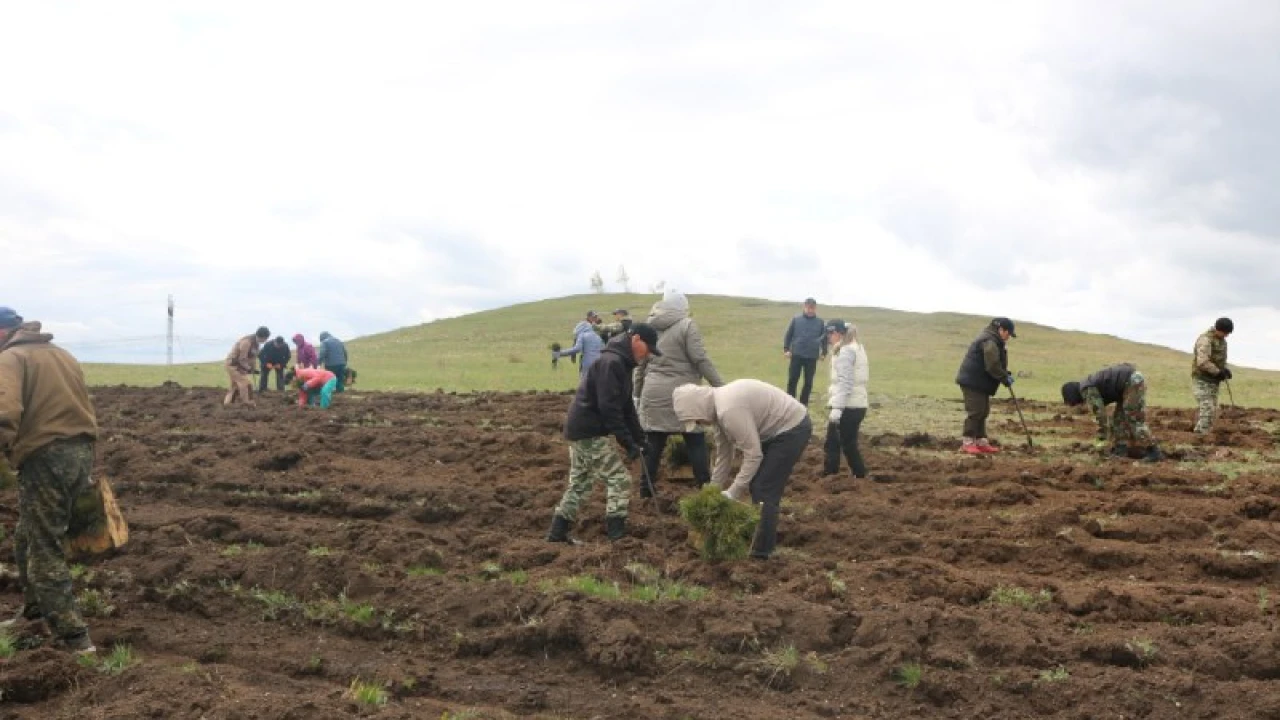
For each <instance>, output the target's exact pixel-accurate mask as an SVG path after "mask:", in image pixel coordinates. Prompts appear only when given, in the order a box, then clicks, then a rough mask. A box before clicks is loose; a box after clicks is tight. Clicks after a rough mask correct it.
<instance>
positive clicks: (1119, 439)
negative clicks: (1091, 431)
mask: <svg viewBox="0 0 1280 720" xmlns="http://www.w3.org/2000/svg"><path fill="white" fill-rule="evenodd" d="M1062 401H1063V402H1065V403H1066V404H1068V405H1070V406H1072V407H1075V406H1077V405H1086V404H1087V405H1088V406H1089V409H1090V410H1092V411H1093V417H1094V419H1096V420H1097V421H1098V442H1100V443H1105V442H1106V441H1107V438H1108V437H1110V438H1111V439H1113V440H1114V441H1115V445H1113V446H1112V448H1111V454H1112V455H1115V456H1117V457H1128V456H1129V448H1130V447H1137V446H1142V445H1145V446H1147V453H1146V455H1144V456H1143V458H1142V459H1143V460H1145V461H1147V462H1159V461H1160V460H1163V459H1164V453H1162V452H1160V447H1159V446H1158V445H1156V442H1155V440H1153V439H1152V437H1151V429H1150V428H1148V427H1147V379H1146V377H1144V376H1143V374H1142V373H1141V372H1139V371H1138V368H1136V367H1134V366H1133V365H1132V364H1130V363H1120V364H1119V365H1112V366H1110V367H1105V368H1102V369H1101V370H1099V371H1098V372H1096V373H1094V374H1092V375H1090V376H1089V377H1087V378H1085V379H1084V381H1083V382H1068V383H1063V384H1062ZM1111 403H1115V404H1116V410H1115V420H1114V422H1113V423H1112V426H1111V432H1108V431H1107V405H1110V404H1111Z"/></svg>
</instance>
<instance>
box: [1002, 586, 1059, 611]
mask: <svg viewBox="0 0 1280 720" xmlns="http://www.w3.org/2000/svg"><path fill="white" fill-rule="evenodd" d="M1051 602H1053V593H1051V592H1049V591H1048V590H1040V591H1039V592H1034V593H1033V592H1031V591H1030V590H1025V589H1023V588H1020V587H1017V586H1016V585H997V586H996V587H995V589H993V590H992V591H991V594H989V595H988V596H987V603H989V604H991V605H996V606H998V607H1019V608H1022V609H1023V610H1041V609H1043V608H1044V607H1046V606H1048V604H1049V603H1051Z"/></svg>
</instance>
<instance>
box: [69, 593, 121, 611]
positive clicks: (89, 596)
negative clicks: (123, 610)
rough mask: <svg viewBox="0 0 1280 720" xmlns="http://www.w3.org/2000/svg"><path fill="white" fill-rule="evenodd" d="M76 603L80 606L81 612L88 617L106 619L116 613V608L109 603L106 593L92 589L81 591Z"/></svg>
mask: <svg viewBox="0 0 1280 720" xmlns="http://www.w3.org/2000/svg"><path fill="white" fill-rule="evenodd" d="M76 602H77V603H78V604H79V605H80V612H82V613H84V615H85V616H86V617H97V618H105V617H111V616H112V615H114V614H115V612H116V606H115V605H112V604H111V603H109V602H107V596H106V593H103V592H101V591H99V590H94V589H92V588H88V589H85V590H81V591H80V595H79V596H78V597H77V598H76Z"/></svg>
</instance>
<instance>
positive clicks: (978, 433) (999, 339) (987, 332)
mask: <svg viewBox="0 0 1280 720" xmlns="http://www.w3.org/2000/svg"><path fill="white" fill-rule="evenodd" d="M1016 337H1018V336H1017V334H1016V333H1014V331H1013V321H1012V320H1010V319H1009V318H1006V317H998V318H993V319H992V320H991V323H990V324H989V325H987V327H985V328H983V330H982V332H981V333H979V335H978V337H977V338H975V339H974V341H973V342H972V343H970V344H969V349H968V350H966V351H965V354H964V360H963V361H961V363H960V370H959V371H958V372H957V373H956V384H957V385H959V386H960V391H961V392H962V393H963V395H964V412H965V418H964V439H963V440H962V441H961V445H960V452H963V453H968V454H970V455H982V454H984V453H997V452H1000V448H998V447H996V446H994V445H992V444H991V441H990V440H988V439H987V417H988V416H989V415H990V414H991V398H992V396H994V395H995V394H996V391H997V390H999V389H1000V386H1001V385H1004V386H1006V387H1008V388H1009V389H1010V391H1012V390H1013V373H1011V372H1009V352H1008V350H1007V349H1006V348H1005V344H1006V343H1008V342H1009V338H1016Z"/></svg>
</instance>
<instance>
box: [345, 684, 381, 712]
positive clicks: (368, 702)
mask: <svg viewBox="0 0 1280 720" xmlns="http://www.w3.org/2000/svg"><path fill="white" fill-rule="evenodd" d="M346 697H347V698H348V699H349V700H355V701H356V702H357V703H359V704H360V705H365V706H367V707H382V706H383V705H386V704H387V700H388V699H389V698H388V695H387V689H386V688H384V687H383V686H381V685H375V684H373V683H367V682H364V681H362V680H361V679H360V678H356V679H355V680H352V681H351V686H350V687H348V688H347V692H346Z"/></svg>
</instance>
